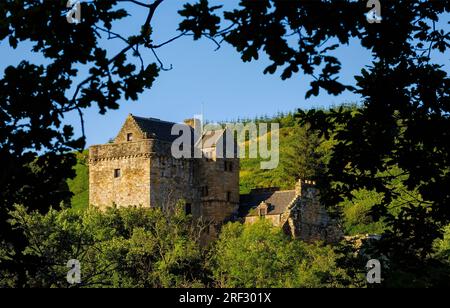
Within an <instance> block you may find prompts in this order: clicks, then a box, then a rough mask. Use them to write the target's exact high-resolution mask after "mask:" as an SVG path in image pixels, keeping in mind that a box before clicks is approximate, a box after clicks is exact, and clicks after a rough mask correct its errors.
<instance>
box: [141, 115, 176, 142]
mask: <svg viewBox="0 0 450 308" xmlns="http://www.w3.org/2000/svg"><path fill="white" fill-rule="evenodd" d="M132 117H133V119H134V121H135V122H136V124H137V125H138V126H139V128H140V129H141V130H142V131H143V132H145V133H147V134H148V136H149V137H151V138H155V139H158V140H161V141H168V142H172V141H174V140H175V139H177V138H178V137H179V135H172V134H171V132H172V126H173V125H175V124H176V123H173V122H167V121H162V120H159V119H155V118H142V117H137V116H135V115H133V116H132Z"/></svg>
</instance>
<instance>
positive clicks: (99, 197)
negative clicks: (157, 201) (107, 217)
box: [89, 140, 152, 208]
mask: <svg viewBox="0 0 450 308" xmlns="http://www.w3.org/2000/svg"><path fill="white" fill-rule="evenodd" d="M151 151H152V141H151V140H141V141H137V142H128V143H126V144H106V145H100V146H93V147H91V148H90V150H89V204H91V205H94V206H98V207H100V208H104V207H106V206H112V205H113V204H116V205H118V206H128V205H136V206H137V205H142V206H149V205H150V189H149V187H150V164H151ZM115 170H120V171H119V173H120V175H119V176H116V175H115Z"/></svg>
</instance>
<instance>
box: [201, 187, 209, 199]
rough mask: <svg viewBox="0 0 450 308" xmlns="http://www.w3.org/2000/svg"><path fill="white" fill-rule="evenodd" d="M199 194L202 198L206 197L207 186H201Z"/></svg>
mask: <svg viewBox="0 0 450 308" xmlns="http://www.w3.org/2000/svg"><path fill="white" fill-rule="evenodd" d="M200 194H201V196H202V197H206V196H208V186H202V187H201V188H200Z"/></svg>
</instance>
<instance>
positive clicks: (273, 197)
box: [239, 190, 295, 217]
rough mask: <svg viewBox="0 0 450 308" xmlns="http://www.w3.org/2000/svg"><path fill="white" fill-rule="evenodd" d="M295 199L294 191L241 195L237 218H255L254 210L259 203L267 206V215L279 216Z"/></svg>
mask: <svg viewBox="0 0 450 308" xmlns="http://www.w3.org/2000/svg"><path fill="white" fill-rule="evenodd" d="M294 198H295V190H282V191H270V190H269V191H266V192H253V193H250V194H247V195H241V197H240V205H239V216H240V217H245V216H256V215H257V213H256V208H257V207H258V205H259V204H260V203H261V202H263V201H264V202H266V203H267V204H268V205H269V209H268V211H267V215H280V214H282V213H284V212H285V211H286V209H287V207H288V206H289V204H290V203H291V202H292V201H293V200H294Z"/></svg>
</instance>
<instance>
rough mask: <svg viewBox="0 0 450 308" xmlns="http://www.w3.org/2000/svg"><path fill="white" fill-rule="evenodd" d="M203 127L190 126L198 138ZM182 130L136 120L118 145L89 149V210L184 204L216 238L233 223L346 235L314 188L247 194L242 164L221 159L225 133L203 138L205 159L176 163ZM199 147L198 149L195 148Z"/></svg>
mask: <svg viewBox="0 0 450 308" xmlns="http://www.w3.org/2000/svg"><path fill="white" fill-rule="evenodd" d="M194 124H195V121H193V120H187V121H185V124H184V126H185V128H186V129H187V130H190V131H192V132H193V131H194ZM174 125H175V123H172V122H166V121H161V120H159V119H155V118H142V117H137V116H134V115H131V114H130V115H129V116H128V117H127V119H126V121H125V123H124V125H123V126H122V128H121V130H120V132H119V134H118V135H117V137H116V138H115V139H114V141H113V142H112V143H109V144H104V145H95V146H92V147H90V149H89V203H90V204H91V205H93V206H97V207H100V208H104V207H107V206H111V205H114V204H115V205H117V206H130V205H140V206H144V207H153V206H157V207H162V208H166V207H170V206H173V205H174V204H175V203H177V202H178V201H179V200H180V199H182V200H184V201H185V211H186V213H187V214H191V215H192V216H193V217H194V218H202V219H204V220H205V221H208V222H209V228H208V236H209V237H211V238H214V237H215V236H216V235H217V233H218V230H219V228H220V226H221V225H222V224H223V223H224V222H227V221H230V220H238V221H242V222H244V223H252V222H254V221H256V220H257V219H261V218H265V219H268V220H270V221H271V222H272V223H273V224H274V225H275V226H279V227H280V228H283V230H285V232H286V233H288V234H291V235H292V236H293V237H299V238H301V239H303V240H306V241H312V240H316V239H320V240H324V241H333V240H335V239H336V238H337V237H339V232H338V231H337V229H336V228H335V227H334V226H332V224H331V222H332V221H331V220H330V219H329V217H328V215H327V213H326V211H325V209H324V208H323V207H322V206H321V205H320V203H319V202H318V196H317V190H316V189H315V188H314V183H313V182H308V181H299V182H298V183H297V185H296V188H295V189H294V190H288V191H279V190H278V189H275V188H267V189H255V190H252V192H251V193H250V194H247V195H240V194H239V158H221V157H223V156H225V155H222V156H221V155H217V154H218V153H217V152H218V148H219V147H218V144H220V142H222V141H223V138H226V134H225V130H217V131H214V132H212V133H211V132H208V133H205V134H203V135H202V136H200V141H202V144H203V147H202V150H201V151H202V152H203V154H204V155H202V157H201V158H191V157H182V158H174V156H173V155H172V152H171V147H172V143H173V142H174V141H175V140H176V139H177V138H178V137H179V135H176V134H175V135H173V134H172V127H173V126H174ZM192 142H193V143H194V142H195V141H194V140H192Z"/></svg>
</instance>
